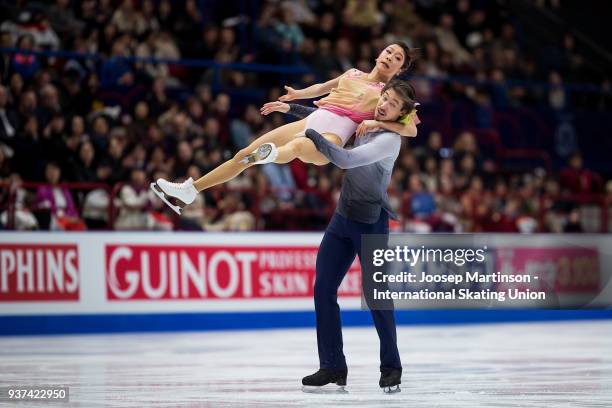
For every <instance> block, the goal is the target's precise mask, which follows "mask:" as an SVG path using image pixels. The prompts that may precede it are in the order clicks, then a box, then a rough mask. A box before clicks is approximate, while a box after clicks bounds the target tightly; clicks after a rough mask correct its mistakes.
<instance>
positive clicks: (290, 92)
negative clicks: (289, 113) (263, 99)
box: [278, 86, 300, 102]
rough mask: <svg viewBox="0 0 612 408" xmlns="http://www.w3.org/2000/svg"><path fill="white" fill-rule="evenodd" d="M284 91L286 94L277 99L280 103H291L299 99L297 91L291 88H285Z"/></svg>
mask: <svg viewBox="0 0 612 408" xmlns="http://www.w3.org/2000/svg"><path fill="white" fill-rule="evenodd" d="M285 91H287V93H286V94H285V95H282V96H281V97H280V98H278V100H279V101H281V102H289V101H293V100H295V99H300V94H299V91H296V90H295V89H293V88H292V87H290V86H285Z"/></svg>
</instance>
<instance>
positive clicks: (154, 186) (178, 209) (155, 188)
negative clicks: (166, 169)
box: [150, 183, 182, 215]
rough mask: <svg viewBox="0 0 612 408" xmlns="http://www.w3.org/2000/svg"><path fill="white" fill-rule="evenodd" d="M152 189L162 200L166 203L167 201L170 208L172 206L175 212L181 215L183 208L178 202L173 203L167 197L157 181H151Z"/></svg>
mask: <svg viewBox="0 0 612 408" xmlns="http://www.w3.org/2000/svg"><path fill="white" fill-rule="evenodd" d="M150 187H151V190H153V192H154V193H155V195H156V196H158V197H159V199H160V200H162V201H163V202H164V203H166V205H167V206H168V207H170V208H172V211H174V212H175V213H177V214H178V215H181V210H182V208H181V207H180V206H178V205H176V204H172V203H171V202H170V200H168V199H167V198H166V195H165V194H164V192H163V191H162V190H161V189H160V188H159V186H158V185H157V183H151V185H150Z"/></svg>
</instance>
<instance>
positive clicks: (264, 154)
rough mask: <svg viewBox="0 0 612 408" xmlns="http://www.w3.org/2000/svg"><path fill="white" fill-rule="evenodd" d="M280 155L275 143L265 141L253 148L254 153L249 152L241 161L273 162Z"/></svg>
mask: <svg viewBox="0 0 612 408" xmlns="http://www.w3.org/2000/svg"><path fill="white" fill-rule="evenodd" d="M277 156H278V149H277V148H276V145H275V144H274V143H264V144H262V145H261V146H259V147H258V148H257V149H255V150H253V153H251V154H248V155H246V156H245V157H244V159H242V160H240V163H244V164H249V163H253V164H266V163H272V162H273V161H274V160H276V157H277Z"/></svg>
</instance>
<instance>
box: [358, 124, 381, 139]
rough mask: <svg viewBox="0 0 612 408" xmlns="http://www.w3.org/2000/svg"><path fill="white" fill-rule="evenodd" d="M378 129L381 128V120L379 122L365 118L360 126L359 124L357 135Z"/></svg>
mask: <svg viewBox="0 0 612 408" xmlns="http://www.w3.org/2000/svg"><path fill="white" fill-rule="evenodd" d="M376 130H380V122H378V121H377V120H364V121H363V122H361V124H360V125H359V126H357V130H356V131H355V135H356V136H357V137H359V136H363V135H365V134H366V133H368V132H374V131H376Z"/></svg>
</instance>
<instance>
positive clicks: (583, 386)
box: [0, 320, 612, 408]
mask: <svg viewBox="0 0 612 408" xmlns="http://www.w3.org/2000/svg"><path fill="white" fill-rule="evenodd" d="M398 338H399V343H400V352H401V356H402V361H403V365H404V376H403V383H402V392H401V393H398V394H393V395H385V394H383V393H382V392H381V390H380V389H379V388H378V377H379V372H378V338H377V337H376V332H375V330H374V328H373V327H364V328H347V329H345V330H344V343H345V354H346V356H347V362H348V365H349V375H348V386H347V389H348V390H349V393H348V394H332V395H320V394H306V393H303V392H302V391H301V385H300V379H301V378H302V376H304V375H307V374H311V373H312V372H314V371H315V370H316V369H317V368H318V363H317V361H318V360H317V356H316V337H315V331H314V329H296V330H265V331H233V332H197V333H168V334H117V335H81V336H47V337H4V338H0V385H2V386H6V385H33V384H65V385H67V386H69V387H70V404H69V405H70V406H79V407H88V408H91V407H101V406H109V407H110V406H112V407H221V406H236V407H269V406H281V407H310V406H314V407H321V408H322V407H331V406H341V407H355V406H367V407H576V406H580V407H611V406H612V321H605V320H604V321H597V322H561V323H560V322H555V323H525V324H486V325H466V326H416V327H410V326H403V327H401V328H399V333H398ZM1 404H2V403H0V405H1ZM17 406H18V407H26V406H58V404H46V403H45V404H36V405H30V404H28V403H19V404H18V405H17Z"/></svg>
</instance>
